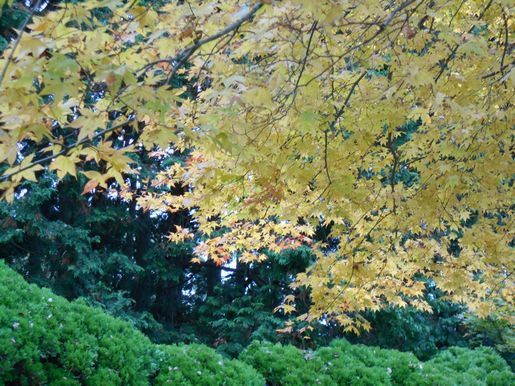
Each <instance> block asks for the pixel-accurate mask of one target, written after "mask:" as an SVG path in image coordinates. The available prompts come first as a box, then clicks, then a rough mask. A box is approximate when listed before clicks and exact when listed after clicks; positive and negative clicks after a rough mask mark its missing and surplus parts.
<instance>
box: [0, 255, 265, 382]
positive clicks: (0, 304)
mask: <svg viewBox="0 0 515 386" xmlns="http://www.w3.org/2000/svg"><path fill="white" fill-rule="evenodd" d="M4 384H6V385H9V384H17V385H46V384H49V385H53V386H57V385H60V386H65V385H66V386H68V385H69V386H71V385H81V384H85V385H93V386H96V385H98V386H105V385H148V384H154V385H192V386H193V385H194V386H197V385H206V386H208V385H209V386H211V385H263V384H264V380H263V377H262V376H261V375H260V374H258V373H257V372H256V371H255V370H254V369H252V368H251V367H250V366H248V365H246V364H244V363H242V362H240V361H237V360H228V359H225V358H223V357H222V356H221V355H220V354H218V353H216V352H215V351H214V350H212V349H210V348H209V347H206V346H202V345H189V346H162V345H155V344H152V343H151V342H150V340H149V339H148V338H147V337H145V336H144V335H143V334H142V333H140V332H139V331H137V330H135V329H134V328H133V327H131V326H130V325H129V324H128V323H126V322H123V321H121V320H118V319H115V318H113V317H111V316H109V315H107V314H105V313H104V312H102V311H101V310H98V309H95V308H92V307H89V306H87V305H85V304H82V303H81V302H68V301H67V300H65V299H64V298H61V297H59V296H56V295H54V294H53V293H52V292H51V291H49V290H47V289H41V288H39V287H37V286H35V285H29V284H27V283H26V282H25V281H24V280H23V278H22V277H21V276H20V275H18V274H17V273H15V272H14V271H13V270H11V269H9V268H7V267H6V266H5V264H4V263H3V262H0V385H4Z"/></svg>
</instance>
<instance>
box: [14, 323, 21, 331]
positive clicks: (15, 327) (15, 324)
mask: <svg viewBox="0 0 515 386" xmlns="http://www.w3.org/2000/svg"><path fill="white" fill-rule="evenodd" d="M18 327H20V323H18V322H14V323H13V329H15V330H16V329H17V328H18Z"/></svg>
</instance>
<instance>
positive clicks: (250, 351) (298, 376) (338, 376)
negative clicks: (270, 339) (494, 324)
mask: <svg viewBox="0 0 515 386" xmlns="http://www.w3.org/2000/svg"><path fill="white" fill-rule="evenodd" d="M239 359H240V360H242V361H243V362H246V363H248V364H250V365H251V366H253V367H254V368H255V369H256V370H257V371H259V372H260V373H261V374H262V375H263V376H264V377H265V378H266V380H267V384H269V385H272V386H273V385H282V386H304V385H327V386H329V385H360V386H365V385H370V386H373V385H406V386H408V385H410V386H419V385H439V386H444V385H469V386H470V385H478V386H479V385H489V386H490V385H491V386H503V385H506V386H509V385H513V384H515V376H514V374H513V373H512V372H511V370H510V368H509V367H508V365H507V364H506V361H505V360H504V359H502V358H501V357H500V356H499V355H498V354H496V353H495V352H494V350H493V349H491V348H478V349H475V350H470V349H465V348H460V347H453V348H450V349H449V350H445V351H441V352H440V353H439V354H438V355H436V356H435V357H434V358H433V359H431V360H429V361H427V362H420V361H419V360H418V359H417V358H416V357H415V355H413V354H412V353H406V352H400V351H396V350H386V349H381V348H378V347H370V346H365V345H360V344H357V345H354V344H350V343H349V342H348V341H346V340H344V339H338V340H334V341H333V342H332V343H331V345H330V346H328V347H323V348H320V349H318V350H316V351H311V352H310V351H302V350H299V349H297V348H296V347H294V346H291V345H286V346H283V345H281V344H272V343H266V342H253V343H252V344H251V345H250V346H249V347H248V348H247V349H246V350H245V351H244V352H242V354H241V355H240V357H239Z"/></svg>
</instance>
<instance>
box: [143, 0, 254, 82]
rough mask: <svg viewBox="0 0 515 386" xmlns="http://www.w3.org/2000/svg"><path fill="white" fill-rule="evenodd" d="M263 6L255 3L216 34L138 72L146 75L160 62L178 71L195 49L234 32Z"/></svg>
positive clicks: (148, 64) (147, 65)
mask: <svg viewBox="0 0 515 386" xmlns="http://www.w3.org/2000/svg"><path fill="white" fill-rule="evenodd" d="M262 6H263V4H262V3H258V4H256V5H254V6H253V7H252V8H251V9H250V11H249V12H247V13H246V14H245V15H243V16H242V17H241V18H240V19H238V20H237V21H235V22H234V23H232V24H229V25H228V26H227V27H225V28H224V29H222V30H220V31H218V32H217V33H215V34H213V35H211V36H207V37H205V38H203V39H200V40H199V41H197V42H196V43H194V44H192V45H190V46H189V47H186V48H185V49H183V50H182V51H181V52H180V53H178V54H177V55H175V56H174V57H169V58H164V59H158V60H155V61H153V62H150V63H147V64H146V65H145V66H143V67H142V68H140V69H139V70H137V71H136V72H138V73H139V72H141V74H140V75H144V74H145V73H146V72H147V71H148V70H149V69H150V68H152V67H153V66H155V65H156V64H159V63H169V64H170V65H172V66H173V68H174V70H173V72H174V73H175V72H177V69H178V68H179V67H180V66H181V65H182V64H184V62H186V60H188V59H189V58H190V57H191V55H193V54H194V53H195V51H197V50H198V49H199V48H200V47H202V46H203V45H205V44H207V43H209V42H212V41H213V40H216V39H218V38H221V37H222V36H224V35H227V34H228V33H230V32H232V31H235V30H237V29H238V28H240V26H241V25H242V24H243V23H245V22H247V21H249V20H250V19H252V18H253V17H254V15H255V14H256V12H257V11H258V10H259V9H260V8H261V7H262ZM174 63H175V64H174Z"/></svg>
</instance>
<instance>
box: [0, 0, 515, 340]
mask: <svg viewBox="0 0 515 386" xmlns="http://www.w3.org/2000/svg"><path fill="white" fill-rule="evenodd" d="M3 3H6V2H5V1H4V2H2V4H3ZM8 3H9V4H12V1H9V2H8ZM38 6H39V2H37V3H36V5H35V6H34V7H33V9H32V10H31V11H30V13H31V14H33V13H35V14H37V13H38V12H40V9H39V8H38ZM512 11H513V8H512V7H511V6H510V2H508V1H505V0H498V1H493V0H489V1H485V0H474V1H455V0H436V1H430V2H426V1H416V0H406V1H393V2H392V1H382V0H367V1H361V0H360V1H354V0H345V1H344V0H342V1H317V2H313V1H306V0H288V1H263V2H260V1H254V2H251V3H247V2H244V1H238V0H227V1H224V2H219V1H202V2H192V1H184V2H182V1H179V2H175V1H170V2H168V1H159V2H145V1H141V2H138V1H135V2H133V1H123V0H109V1H87V2H63V3H59V5H58V6H57V9H56V10H53V11H52V12H46V13H44V14H41V15H40V16H36V15H35V17H34V18H33V19H32V21H31V22H30V23H28V24H25V21H24V22H23V23H22V24H21V27H26V28H22V32H20V33H19V34H18V35H17V37H16V38H15V39H13V40H12V44H11V45H10V46H9V47H8V48H7V49H5V50H4V55H3V58H2V59H1V60H0V68H2V69H3V70H2V73H1V75H0V86H1V87H2V93H1V94H0V110H1V114H0V122H1V126H0V163H1V168H2V171H3V173H2V176H1V177H0V190H1V191H2V192H3V196H4V197H5V198H6V199H8V200H13V199H14V198H15V197H16V195H17V194H19V192H20V189H22V185H23V183H24V181H35V180H37V179H38V178H40V176H41V174H42V173H44V172H46V171H53V172H54V173H55V174H56V175H57V177H58V178H59V180H62V179H63V178H65V177H66V176H72V177H78V176H80V175H83V176H85V177H86V178H87V182H86V183H85V185H84V187H83V193H84V194H90V193H91V192H93V193H94V192H96V191H98V190H102V189H104V190H111V189H115V190H117V192H118V193H117V194H120V195H121V197H123V198H124V199H126V200H131V199H132V200H136V201H137V202H138V205H139V207H140V208H143V209H146V210H150V211H155V212H161V213H162V212H167V213H170V214H174V213H177V212H178V211H181V210H185V211H189V213H190V214H191V216H192V223H191V224H190V225H191V226H190V227H188V228H185V227H180V228H176V229H175V231H174V232H172V233H171V234H170V240H172V241H174V242H180V241H183V240H188V239H191V238H195V242H196V245H195V248H194V251H193V252H194V254H195V256H196V257H195V259H196V261H200V260H203V259H211V260H212V261H214V262H215V263H216V264H223V263H224V262H226V261H228V260H229V259H231V258H233V257H234V256H238V258H239V259H240V260H241V261H242V262H256V261H257V262H259V261H262V260H265V259H266V258H267V257H266V255H265V254H264V252H265V250H272V251H274V252H278V251H280V250H282V249H285V248H295V247H298V246H300V245H302V244H313V245H312V248H313V250H314V253H315V256H316V263H315V264H313V265H312V266H310V267H309V268H308V270H307V271H306V272H305V273H302V274H300V275H298V276H297V283H296V286H297V287H307V288H309V289H310V291H311V292H310V296H311V297H310V300H311V302H312V306H311V308H310V312H309V313H308V314H305V315H304V320H306V319H307V320H311V319H312V318H319V317H326V318H327V317H334V319H335V320H337V321H338V323H340V324H341V325H343V326H344V328H346V329H347V331H357V330H358V328H365V329H368V328H369V323H368V322H367V321H366V320H364V319H363V318H362V313H363V312H364V311H366V310H379V309H382V308H385V307H387V306H391V305H394V306H399V307H405V306H407V305H410V306H412V307H415V308H417V309H420V310H430V306H429V304H428V303H427V302H426V301H425V300H424V298H423V297H422V295H423V292H424V289H425V284H424V282H422V281H421V280H419V278H420V277H424V278H426V279H430V280H432V281H433V282H434V283H435V284H436V286H438V287H439V288H440V289H441V290H443V291H445V292H446V296H448V298H449V299H451V300H453V301H457V302H463V303H466V304H467V305H468V307H469V308H470V309H471V310H472V311H474V312H476V313H477V314H479V315H480V316H486V315H488V314H489V313H491V312H492V311H493V310H494V309H496V310H497V311H499V312H501V314H502V315H503V317H505V318H508V317H509V315H510V311H509V309H510V307H511V300H512V299H513V298H514V297H513V285H512V284H513V282H512V272H513V259H512V258H511V257H510V256H513V244H512V243H513V241H512V240H513V227H512V220H511V216H512V210H513V206H512V205H513V200H512V195H513V189H512V187H513V173H512V171H513V159H512V157H513V156H512V151H511V149H512V147H513V135H512V132H511V130H510V129H511V127H512V120H511V113H510V111H511V107H512V101H511V98H512V96H513V82H514V79H515V78H514V74H515V70H514V67H513V62H512V61H511V60H510V58H511V53H512V48H513V45H512V44H510V42H511V41H513V37H512V34H513V28H511V27H512V19H511V14H512ZM24 20H28V19H24ZM18 25H19V24H18ZM15 36H16V35H15ZM141 153H145V154H147V158H148V157H154V158H156V159H157V160H158V161H159V160H161V159H162V157H165V156H166V155H170V154H171V153H183V154H185V159H184V162H175V163H173V162H172V163H169V164H167V165H164V164H162V165H161V166H164V167H163V168H162V170H160V172H159V173H158V175H156V176H154V177H153V178H152V179H148V178H147V177H145V176H144V175H141V176H140V179H139V180H138V183H134V177H135V176H138V175H139V174H140V169H139V167H138V165H137V162H136V160H135V154H141ZM131 176H132V181H133V182H132V183H130V181H131ZM156 188H157V191H156V190H155V189H156ZM320 227H326V228H327V229H328V239H327V240H324V241H325V242H326V243H312V241H313V240H312V236H313V235H314V234H315V233H316V232H317V230H318V229H319V228H320ZM192 230H194V231H195V232H192ZM287 300H288V299H287ZM297 305H298V302H296V301H294V299H291V298H290V299H289V301H285V303H284V304H283V310H284V311H285V312H287V313H288V312H292V311H294V310H295V309H296V306H297Z"/></svg>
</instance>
